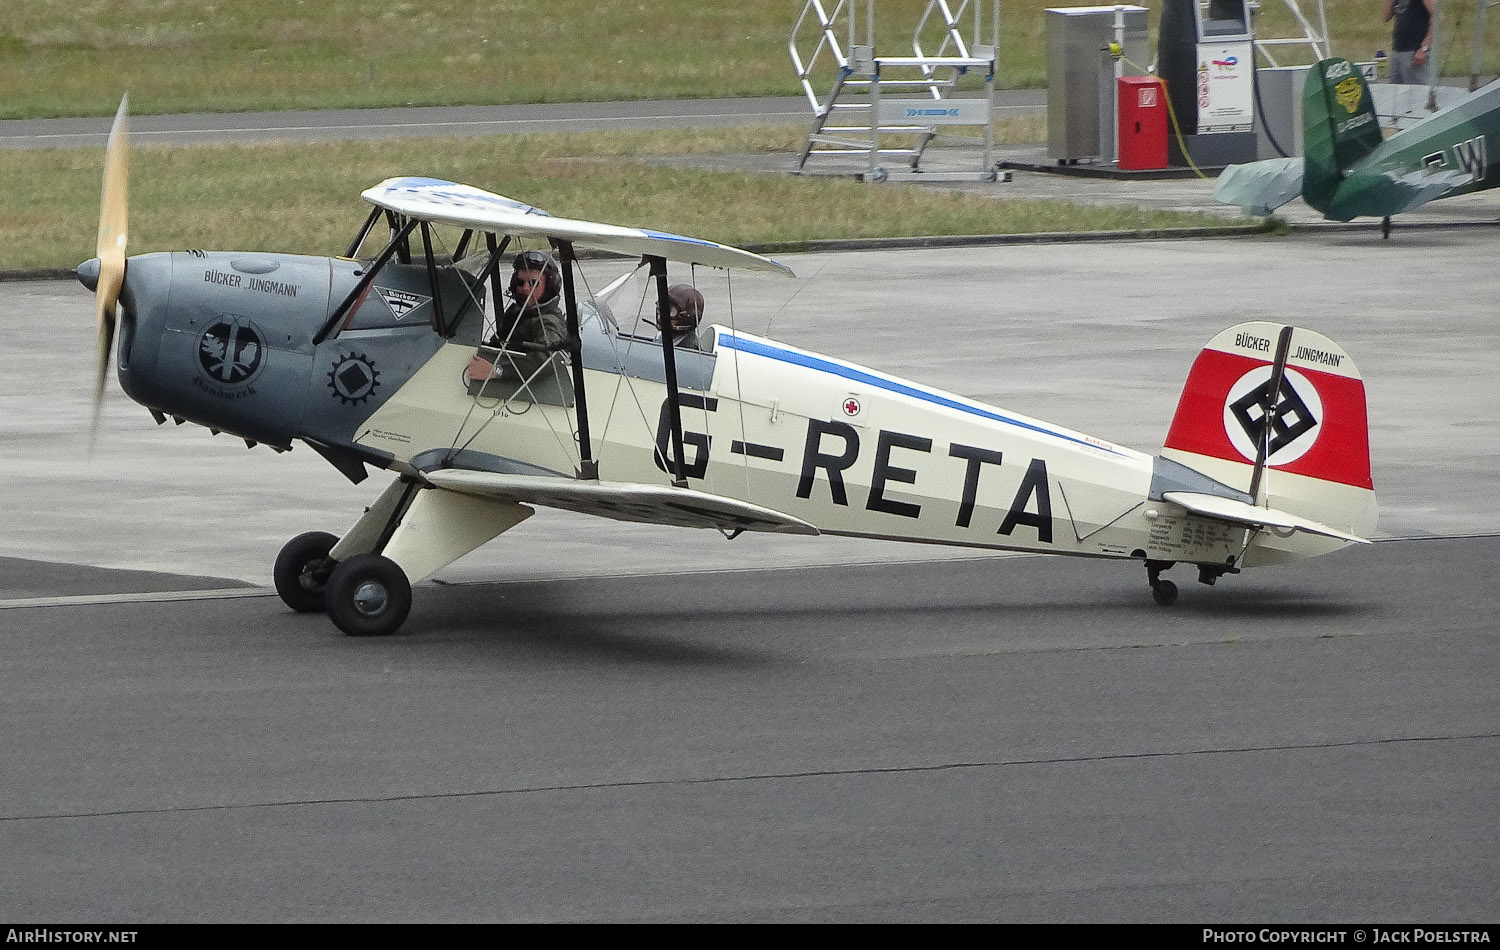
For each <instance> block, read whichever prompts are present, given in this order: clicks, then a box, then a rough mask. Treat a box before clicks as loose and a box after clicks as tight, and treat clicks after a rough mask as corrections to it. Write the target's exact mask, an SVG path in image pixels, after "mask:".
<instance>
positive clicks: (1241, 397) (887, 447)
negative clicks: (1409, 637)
mask: <svg viewBox="0 0 1500 950" xmlns="http://www.w3.org/2000/svg"><path fill="white" fill-rule="evenodd" d="M123 121H124V106H123V104H122V107H121V114H120V117H119V118H118V119H117V130H116V133H115V134H114V136H112V140H111V146H110V150H109V153H108V158H107V162H106V175H105V198H104V211H103V213H102V214H101V222H100V234H99V257H98V258H96V259H94V260H91V261H88V262H85V263H84V264H83V265H81V266H80V267H79V269H78V273H79V279H80V280H81V281H82V282H83V283H84V285H85V286H87V287H88V288H89V289H91V290H94V291H95V292H96V294H97V303H98V312H99V334H100V344H101V346H100V365H99V378H98V384H99V387H100V391H102V386H103V381H104V375H105V370H106V367H107V363H108V360H109V355H110V351H111V348H112V342H113V339H114V336H115V326H116V320H117V313H118V322H119V328H120V332H119V345H118V348H117V351H116V354H115V362H116V368H117V373H118V377H119V380H120V383H121V385H122V387H123V388H124V390H125V392H126V393H127V394H128V395H129V396H130V397H131V398H133V399H134V400H136V401H137V402H139V403H141V404H142V405H144V406H145V407H146V408H148V409H149V410H150V411H151V413H152V414H153V416H154V417H155V418H156V420H157V421H158V423H160V422H164V421H165V420H166V419H167V418H168V417H172V418H175V419H176V420H177V421H179V422H181V421H184V420H188V421H192V422H195V423H198V424H200V425H203V426H207V427H209V428H211V429H212V430H214V431H215V432H220V431H222V432H228V433H233V434H235V435H238V436H240V437H242V438H244V439H245V440H246V442H247V443H249V444H252V445H254V444H258V443H263V444H266V445H269V446H271V447H273V448H276V449H280V450H285V449H288V448H290V447H291V446H292V443H293V442H294V441H297V440H300V441H302V442H303V443H305V444H306V445H308V446H311V447H312V448H313V449H314V450H315V451H317V452H318V453H319V454H320V455H321V456H323V457H324V458H325V459H327V460H328V461H329V462H330V463H332V464H333V465H334V466H335V467H336V468H337V469H338V470H339V471H340V472H342V473H344V474H345V475H346V476H348V477H349V478H350V479H351V480H353V481H359V480H361V479H363V478H364V477H365V476H366V474H367V472H368V471H369V470H371V469H375V470H381V471H385V472H388V473H390V474H391V475H393V476H394V478H393V480H392V481H391V484H390V485H389V487H387V488H386V489H385V491H384V493H383V494H381V495H380V497H379V499H378V501H377V502H376V503H375V504H373V505H372V506H370V507H369V509H368V510H367V511H365V513H364V514H363V515H362V516H360V517H359V519H358V520H357V521H355V523H354V524H353V526H352V527H350V528H349V529H348V530H347V531H345V532H344V533H343V534H342V535H341V536H334V535H332V534H327V533H323V532H310V533H307V534H302V535H299V536H298V537H296V538H293V539H292V540H291V541H290V542H288V543H287V544H286V546H285V547H284V548H283V549H282V551H281V553H280V555H279V557H278V558H277V560H276V565H275V571H274V577H275V582H276V588H277V591H278V592H279V593H280V595H281V597H282V599H283V600H284V601H285V602H286V603H287V605H289V606H290V607H291V608H292V609H294V610H298V611H326V612H327V614H328V615H329V617H330V618H331V619H332V620H333V622H334V623H335V624H336V625H337V626H338V627H339V628H340V629H342V630H343V631H344V632H346V633H348V634H353V635H370V634H388V633H391V632H393V631H395V630H396V629H397V628H398V627H399V626H400V625H401V624H402V622H403V621H404V620H405V618H406V616H407V613H408V611H409V609H410V606H411V602H412V597H411V585H412V583H413V582H416V581H420V580H422V579H423V578H426V577H428V576H430V575H432V574H433V573H434V572H435V571H437V570H439V569H441V568H442V567H444V566H445V565H447V564H449V563H451V562H453V561H454V560H456V559H457V558H459V557H461V556H463V555H464V554H465V553H467V552H469V551H471V550H473V549H475V548H476V547H478V546H480V545H482V544H484V543H486V542H488V541H490V540H491V539H493V538H495V537H496V536H497V535H500V534H501V533H503V532H505V531H506V530H507V529H509V528H511V527H514V526H515V525H517V524H519V523H520V522H521V521H523V520H525V519H526V518H528V517H530V516H531V515H532V514H533V512H534V509H535V508H536V507H538V506H540V507H547V508H561V509H566V510H570V511H575V512H584V513H588V514H591V515H598V516H601V517H605V518H612V519H617V520H622V521H634V522H648V523H655V524H666V525H678V526H682V527H695V528H713V529H717V530H719V531H721V532H724V533H725V534H726V535H727V536H728V537H731V538H733V537H734V536H736V535H738V534H739V533H740V532H744V531H771V532H784V533H791V534H806V535H816V534H820V533H824V534H835V535H845V536H855V537H870V538H884V539H897V540H908V541H915V542H925V543H939V544H951V545H964V546H969V547H973V548H979V549H1003V550H1011V551H1032V552H1045V553H1048V554H1064V555H1078V556H1085V557H1095V558H1115V559H1132V560H1136V561H1139V562H1141V563H1142V564H1143V565H1144V566H1145V568H1146V572H1147V579H1148V582H1149V584H1150V587H1151V590H1152V592H1153V594H1154V597H1155V599H1156V600H1157V602H1159V603H1161V604H1170V603H1172V602H1173V601H1174V600H1175V599H1176V597H1177V588H1176V586H1175V585H1174V584H1173V583H1172V582H1171V581H1169V580H1166V579H1164V578H1162V577H1161V576H1160V575H1161V573H1162V572H1163V571H1164V570H1166V569H1168V568H1170V567H1172V566H1173V565H1174V564H1175V563H1177V562H1183V563H1187V564H1191V565H1195V566H1196V567H1197V569H1198V578H1199V580H1200V581H1203V582H1204V583H1209V584H1212V583H1213V582H1214V581H1215V580H1216V579H1218V578H1219V577H1221V576H1223V575H1225V574H1233V573H1238V572H1239V571H1240V570H1241V569H1242V568H1246V567H1253V566H1257V565H1266V564H1279V563H1284V562H1288V561H1293V560H1297V559H1300V558H1306V557H1312V556H1316V555H1321V554H1325V553H1328V552H1331V551H1334V550H1338V549H1340V548H1343V547H1345V546H1347V545H1349V544H1352V543H1358V542H1361V541H1362V540H1363V539H1364V538H1365V537H1367V536H1368V535H1369V534H1370V532H1371V531H1372V530H1373V528H1374V525H1375V511H1376V506H1375V495H1374V490H1373V486H1372V482H1371V476H1370V460H1369V440H1368V434H1367V422H1366V414H1365V396H1364V384H1363V382H1362V381H1361V379H1360V375H1359V372H1358V370H1357V369H1356V368H1355V366H1354V362H1353V360H1351V359H1350V358H1349V356H1348V355H1347V354H1346V353H1344V352H1343V350H1341V349H1340V348H1339V347H1338V346H1337V345H1336V344H1334V343H1333V342H1331V341H1330V340H1328V339H1327V338H1325V337H1323V336H1321V335H1319V334H1317V333H1315V332H1313V331H1310V330H1305V329H1300V328H1294V327H1291V326H1283V325H1280V324H1273V323H1247V324H1242V325H1240V326H1237V327H1233V328H1231V329H1228V330H1225V331H1223V332H1222V333H1220V334H1218V335H1217V336H1215V337H1214V338H1213V339H1212V340H1211V341H1210V342H1209V343H1208V345H1207V347H1206V348H1205V349H1203V350H1202V352H1201V353H1200V354H1199V355H1198V358H1197V360H1196V362H1195V363H1194V364H1193V366H1192V369H1191V371H1190V373H1189V376H1188V380H1187V384H1186V387H1185V389H1184V391H1183V393H1182V396H1181V398H1180V401H1179V403H1178V407H1177V412H1176V415H1175V418H1174V419H1173V421H1172V424H1171V427H1170V430H1169V432H1168V434H1167V438H1166V443H1165V447H1164V449H1163V450H1162V452H1161V453H1160V454H1158V455H1154V456H1153V455H1150V454H1145V453H1142V452H1138V451H1134V450H1132V449H1129V448H1125V447H1123V446H1119V445H1115V444H1114V443H1111V442H1108V441H1105V440H1103V439H1098V438H1094V437H1092V436H1088V435H1084V434H1082V433H1080V432H1075V431H1072V430H1069V429H1066V428H1062V427H1060V426H1056V425H1051V424H1049V423H1046V422H1043V421H1040V420H1038V419H1034V418H1029V417H1027V416H1024V415H1021V414H1019V413H1015V412H1010V411H1007V410H1004V409H999V408H995V407H993V406H989V405H985V404H983V403H980V402H977V401H975V400H972V399H967V398H965V397H963V396H959V395H954V394H952V393H947V392H943V391H942V390H939V389H935V388H932V387H929V386H924V385H921V384H918V383H914V382H908V381H906V380H902V379H898V378H896V377H894V376H890V375H887V374H885V373H882V372H879V371H878V370H874V369H868V368H866V367H863V366H858V365H855V364H853V363H850V362H846V361H844V360H841V359H838V358H837V357H832V356H823V355H819V354H817V353H812V352H808V351H806V350H802V349H798V348H796V347H793V346H787V345H785V344H782V343H778V342H776V341H774V340H770V339H766V338H763V337H759V336H754V335H751V334H749V333H745V332H742V331H739V330H737V329H735V328H734V327H732V326H722V325H713V326H711V327H706V328H701V330H700V333H699V341H700V342H698V343H697V345H695V346H693V347H691V348H688V347H681V346H678V345H676V344H674V342H673V337H674V334H673V333H661V334H655V336H654V337H653V335H652V334H651V333H645V334H640V333H632V332H627V331H626V330H625V329H622V327H621V326H619V325H617V323H616V321H615V320H614V318H613V317H612V316H611V313H610V308H609V307H608V306H607V305H606V304H604V303H602V302H601V301H602V300H603V299H604V298H607V297H608V296H609V293H611V292H612V291H613V290H614V286H616V285H618V284H619V283H620V282H621V281H623V280H624V278H623V277H622V278H621V281H616V282H614V284H612V286H611V287H609V288H605V290H604V291H601V293H599V294H597V295H591V294H587V293H580V292H579V291H580V281H578V280H576V279H575V277H576V273H577V270H578V268H579V266H580V265H579V261H578V252H579V251H580V250H585V249H587V250H589V251H592V252H604V253H607V254H613V255H621V256H625V257H628V258H631V259H632V260H630V261H628V262H627V263H629V264H633V265H634V266H635V267H636V268H637V269H640V268H644V269H645V274H647V275H649V277H648V280H647V281H646V282H647V283H648V286H649V285H654V290H655V293H654V297H655V303H654V309H655V313H656V318H657V322H658V323H659V324H660V325H667V323H668V321H669V319H670V313H669V310H670V308H669V302H668V293H667V290H668V285H667V267H668V264H669V263H671V264H675V265H678V266H683V265H687V266H691V267H703V268H748V269H750V270H757V271H764V272H769V273H773V274H782V275H786V276H788V277H790V276H791V272H790V271H789V270H788V269H787V268H786V267H784V266H782V265H781V264H778V263H776V262H774V261H771V260H768V259H767V258H765V257H762V256H759V255H757V254H753V253H750V252H747V251H744V250H740V249H737V248H733V247H727V246H725V245H721V244H716V243H714V242H712V241H703V240H697V239H693V238H688V237H683V236H680V235H675V234H667V233H662V232H657V231H650V230H641V229H634V228H624V227H614V226H610V225H604V224H596V223H592V222H587V221H578V220H570V219H567V218H561V217H554V216H552V215H549V214H547V213H546V212H543V211H541V210H539V209H536V208H533V207H530V206H528V205H525V204H523V203H521V202H519V201H515V200H512V199H510V198H505V197H501V196H499V195H495V194H491V193H489V192H486V191H482V190H480V189H478V188H473V187H469V186H466V185H461V184H455V183H452V182H447V181H439V180H434V179H428V178H393V179H390V180H388V181H385V182H382V183H380V184H379V185H376V186H375V187H373V188H370V189H369V190H367V191H365V192H364V194H363V198H364V200H365V201H367V202H369V204H370V205H371V206H372V210H371V211H370V213H369V216H368V218H367V219H366V220H365V222H364V225H363V227H361V228H360V229H359V231H358V234H357V235H356V237H355V238H354V240H353V241H352V242H351V243H350V245H349V248H348V251H347V252H346V254H345V255H344V256H340V257H309V256H301V255H290V254H272V253H262V252H204V251H187V252H174V253H150V254H142V255H138V256H135V257H131V258H129V259H128V260H127V259H126V257H125V178H126V175H125V158H124V151H125V137H124V128H123ZM444 234H446V235H448V238H447V239H445V238H443V237H442V235H444ZM454 235H457V236H456V239H455V238H454V237H453V236H454ZM377 237H378V240H377ZM446 240H451V241H452V243H451V245H449V244H447V243H445V241H446ZM367 243H378V244H379V246H380V249H379V250H378V252H375V253H373V254H366V253H362V249H363V248H364V246H365V245H366V244H367ZM450 246H451V251H449V252H448V253H446V254H438V253H435V248H439V247H450ZM540 248H545V249H547V250H548V251H549V252H550V253H551V254H552V255H553V256H554V259H555V261H556V262H557V265H558V268H559V271H560V275H561V279H562V280H561V282H562V285H563V287H562V293H561V298H562V301H561V302H562V308H563V311H564V313H565V318H566V325H567V331H568V333H567V339H566V340H565V341H564V342H563V343H562V344H560V345H559V346H558V347H556V352H554V353H546V354H542V356H543V358H542V359H540V360H538V359H537V358H536V357H537V355H538V354H537V353H535V352H531V353H526V354H521V353H516V352H512V351H511V349H510V348H509V347H508V346H507V345H506V343H505V341H503V340H502V341H500V342H499V345H498V346H494V347H490V346H487V345H486V341H487V340H488V339H489V337H488V334H489V332H490V329H489V324H491V323H492V322H493V321H494V318H495V316H496V315H497V314H499V313H500V312H501V311H502V309H503V308H504V293H505V290H506V286H505V281H504V278H503V276H502V271H501V268H502V265H503V264H504V263H505V262H506V261H507V260H508V259H510V258H511V256H512V255H514V254H515V253H516V252H517V251H518V250H521V249H540ZM606 260H607V258H606ZM590 266H594V265H592V264H591V265H590ZM627 276H628V275H627ZM487 311H488V315H487ZM476 354H478V355H483V356H484V357H485V358H486V359H487V360H489V361H491V362H492V363H493V365H495V366H496V367H498V369H497V370H496V371H495V373H494V375H493V376H490V377H488V378H484V377H481V378H479V379H475V378H474V377H473V376H472V374H471V371H470V369H469V367H470V366H471V363H472V361H473V358H474V357H475V356H476ZM522 356H527V357H530V359H529V360H526V359H522V358H521V357H522ZM96 419H97V416H96Z"/></svg>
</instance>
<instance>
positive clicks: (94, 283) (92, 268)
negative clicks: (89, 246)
mask: <svg viewBox="0 0 1500 950" xmlns="http://www.w3.org/2000/svg"><path fill="white" fill-rule="evenodd" d="M99 266H100V265H99V258H97V257H91V258H89V259H88V260H86V261H84V262H83V263H82V264H79V265H78V268H77V269H76V271H75V273H76V274H77V275H78V282H79V283H80V284H82V285H83V286H85V287H87V288H88V289H89V290H98V289H99Z"/></svg>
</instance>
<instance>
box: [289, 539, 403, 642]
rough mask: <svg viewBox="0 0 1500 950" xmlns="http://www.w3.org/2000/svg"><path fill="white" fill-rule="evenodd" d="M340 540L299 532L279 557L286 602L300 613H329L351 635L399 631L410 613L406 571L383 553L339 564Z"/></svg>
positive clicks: (357, 556) (361, 556)
mask: <svg viewBox="0 0 1500 950" xmlns="http://www.w3.org/2000/svg"><path fill="white" fill-rule="evenodd" d="M336 543H338V538H336V537H334V536H333V535H331V534H328V533H327V532H325V531H309V532H307V533H306V534H299V535H297V536H296V537H295V538H293V539H292V540H290V541H288V542H287V543H286V546H285V547H283V548H282V549H281V553H280V554H279V555H277V557H276V567H275V570H274V572H273V577H274V579H275V582H276V593H278V594H280V595H281V599H282V602H284V603H285V604H286V605H287V606H288V607H290V608H292V609H293V610H295V611H297V612H298V613H314V612H317V611H326V612H327V614H328V619H330V620H332V621H333V622H334V624H335V625H336V626H337V627H338V628H339V629H340V630H342V631H344V632H345V633H346V634H348V635H349V636H351V637H383V636H387V635H389V634H392V633H395V632H396V629H397V628H398V627H400V626H401V624H402V622H403V621H405V620H406V615H407V614H408V613H410V612H411V582H410V581H408V580H407V577H406V572H405V571H403V570H401V568H400V567H399V566H398V565H397V564H396V562H394V561H392V560H391V559H389V558H386V557H382V556H380V555H379V554H356V555H354V556H352V557H350V558H348V559H347V560H344V561H335V560H334V559H333V558H332V557H331V556H330V552H331V551H332V550H333V546H334V545H335V544H336Z"/></svg>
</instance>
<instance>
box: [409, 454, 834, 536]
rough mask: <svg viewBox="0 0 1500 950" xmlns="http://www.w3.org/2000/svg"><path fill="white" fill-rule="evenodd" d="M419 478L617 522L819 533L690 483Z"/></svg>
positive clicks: (453, 474) (489, 475)
mask: <svg viewBox="0 0 1500 950" xmlns="http://www.w3.org/2000/svg"><path fill="white" fill-rule="evenodd" d="M423 477H425V478H426V479H427V481H428V482H430V483H432V484H433V485H435V486H437V487H438V488H446V489H448V490H450V491H456V492H461V493H463V494H466V495H478V496H480V497H483V498H501V499H504V500H506V501H518V502H523V503H527V504H533V505H544V506H546V507H549V508H562V509H564V510H567V511H577V512H581V513H582V514H586V515H598V516H600V517H601V518H613V519H614V520H616V521H637V522H642V523H644V524H666V525H676V526H678V527H684V528H719V529H721V530H724V531H736V530H744V531H776V532H780V533H783V534H818V533H819V532H818V529H817V528H816V527H814V526H813V525H811V524H808V523H807V522H806V521H803V520H802V519H800V518H794V517H792V516H791V515H788V514H784V513H782V512H779V511H774V510H772V509H770V508H762V507H761V506H759V505H752V504H750V503H748V502H743V501H736V500H735V499H733V498H725V497H724V496H722V495H711V494H709V493H707V492H701V491H694V490H693V489H690V488H668V487H664V486H660V485H638V484H627V483H622V482H589V481H579V480H577V479H572V478H560V477H555V476H548V475H501V474H498V473H495V472H477V471H473V470H470V469H456V468H448V469H437V470H434V471H431V472H426V473H424V476H423Z"/></svg>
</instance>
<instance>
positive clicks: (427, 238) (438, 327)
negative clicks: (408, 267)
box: [422, 221, 458, 338]
mask: <svg viewBox="0 0 1500 950" xmlns="http://www.w3.org/2000/svg"><path fill="white" fill-rule="evenodd" d="M422 252H423V256H424V257H425V258H426V259H427V282H428V283H429V284H431V285H432V329H434V330H435V331H437V333H438V335H439V336H442V337H445V338H446V337H450V336H452V335H453V332H452V330H451V328H449V327H448V325H447V324H445V323H443V290H442V288H441V287H439V286H438V284H439V281H438V269H437V261H436V260H434V259H433V257H432V228H431V227H429V226H428V224H427V222H426V221H423V222H422ZM453 325H454V327H456V326H458V320H457V319H455V320H454V321H453Z"/></svg>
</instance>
